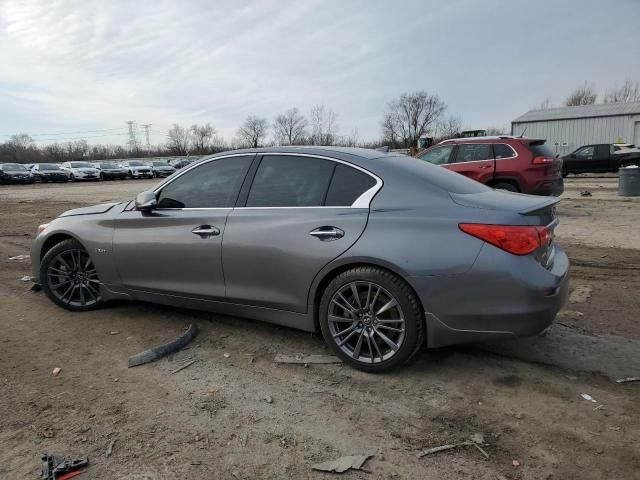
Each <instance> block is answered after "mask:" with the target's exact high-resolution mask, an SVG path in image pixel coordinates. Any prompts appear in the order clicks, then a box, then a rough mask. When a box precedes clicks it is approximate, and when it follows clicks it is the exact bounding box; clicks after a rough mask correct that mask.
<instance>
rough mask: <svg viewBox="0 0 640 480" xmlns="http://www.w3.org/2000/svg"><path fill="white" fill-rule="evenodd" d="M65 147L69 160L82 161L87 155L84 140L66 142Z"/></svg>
mask: <svg viewBox="0 0 640 480" xmlns="http://www.w3.org/2000/svg"><path fill="white" fill-rule="evenodd" d="M66 147H67V158H68V159H69V160H82V159H84V158H85V156H86V155H87V154H88V153H89V145H88V144H87V141H86V140H75V141H73V142H67V143H66Z"/></svg>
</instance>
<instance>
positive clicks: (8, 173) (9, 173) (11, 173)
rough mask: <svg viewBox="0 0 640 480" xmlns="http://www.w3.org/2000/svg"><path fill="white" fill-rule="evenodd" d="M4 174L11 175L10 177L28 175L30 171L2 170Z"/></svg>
mask: <svg viewBox="0 0 640 480" xmlns="http://www.w3.org/2000/svg"><path fill="white" fill-rule="evenodd" d="M4 173H5V175H11V176H12V177H15V176H23V175H27V176H28V175H30V173H31V172H15V171H8V172H6V171H5V172H4Z"/></svg>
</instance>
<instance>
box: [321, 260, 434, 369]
mask: <svg viewBox="0 0 640 480" xmlns="http://www.w3.org/2000/svg"><path fill="white" fill-rule="evenodd" d="M319 320H320V329H321V331H322V335H323V337H324V339H325V341H326V342H327V344H328V345H329V347H330V348H331V349H332V350H333V352H334V353H335V354H336V355H337V356H338V357H340V358H341V359H342V360H344V362H345V363H347V364H348V365H350V366H352V367H354V368H357V369H358V370H363V371H365V372H370V373H381V372H386V371H388V370H391V369H393V368H396V367H399V366H401V365H403V364H404V363H406V362H407V361H408V360H410V359H411V357H413V356H414V355H415V353H416V352H417V351H418V349H419V348H420V346H421V345H422V343H423V342H424V337H425V322H424V317H423V315H422V312H421V309H420V306H419V302H418V300H417V299H416V296H415V294H414V293H413V291H412V290H411V288H410V287H409V286H408V285H407V284H406V283H405V282H404V281H403V280H402V279H400V278H399V277H397V276H395V275H394V274H392V273H391V272H388V271H386V270H383V269H380V268H376V267H358V268H354V269H351V270H348V271H346V272H344V273H341V274H340V275H338V276H337V277H336V278H335V279H334V280H333V281H331V283H330V284H329V285H328V286H327V288H326V289H325V291H324V293H323V295H322V300H321V302H320V309H319Z"/></svg>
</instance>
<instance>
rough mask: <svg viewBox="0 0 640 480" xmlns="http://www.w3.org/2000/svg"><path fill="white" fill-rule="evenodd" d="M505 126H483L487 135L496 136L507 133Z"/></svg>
mask: <svg viewBox="0 0 640 480" xmlns="http://www.w3.org/2000/svg"><path fill="white" fill-rule="evenodd" d="M507 130H508V129H507V128H505V127H487V128H485V132H487V136H490V137H497V136H498V135H507Z"/></svg>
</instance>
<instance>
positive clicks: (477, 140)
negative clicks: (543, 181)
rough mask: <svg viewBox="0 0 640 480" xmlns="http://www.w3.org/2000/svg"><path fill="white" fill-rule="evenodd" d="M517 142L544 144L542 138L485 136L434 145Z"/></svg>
mask: <svg viewBox="0 0 640 480" xmlns="http://www.w3.org/2000/svg"><path fill="white" fill-rule="evenodd" d="M508 141H518V142H521V143H531V142H544V141H545V140H544V139H542V138H529V137H514V136H512V135H499V136H487V137H462V138H449V139H447V140H443V141H441V142H440V143H437V144H436V145H447V144H452V143H453V144H458V143H487V142H508Z"/></svg>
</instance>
